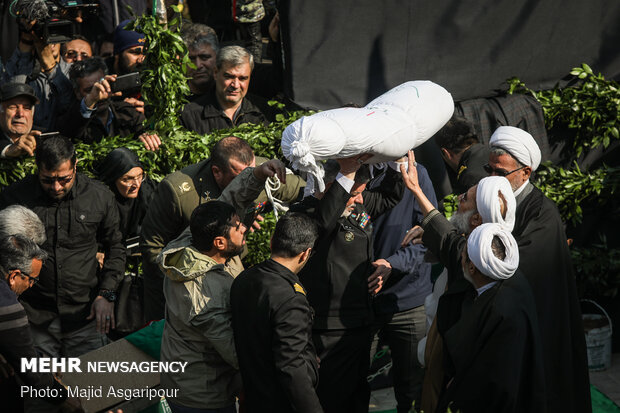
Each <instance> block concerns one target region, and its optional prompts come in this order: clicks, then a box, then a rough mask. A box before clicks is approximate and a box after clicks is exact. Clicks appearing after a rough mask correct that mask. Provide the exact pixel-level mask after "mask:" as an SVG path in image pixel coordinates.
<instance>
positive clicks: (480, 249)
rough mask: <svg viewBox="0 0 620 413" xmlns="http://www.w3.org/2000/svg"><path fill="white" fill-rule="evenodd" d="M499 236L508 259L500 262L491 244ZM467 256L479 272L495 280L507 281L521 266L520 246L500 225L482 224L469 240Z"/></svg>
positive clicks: (470, 235)
mask: <svg viewBox="0 0 620 413" xmlns="http://www.w3.org/2000/svg"><path fill="white" fill-rule="evenodd" d="M494 236H498V237H499V239H500V240H501V241H502V243H503V244H504V247H505V248H506V257H505V258H504V259H503V260H500V259H499V258H497V257H496V256H495V254H493V250H492V249H491V242H492V241H493V237H494ZM467 255H468V256H469V259H470V260H471V261H472V262H473V263H474V265H475V266H476V268H477V269H478V271H480V272H481V273H482V274H484V275H486V276H487V277H489V278H492V279H494V280H506V279H508V278H510V277H512V276H513V274H514V273H515V271H516V270H517V267H518V266H519V246H518V245H517V241H516V240H515V239H514V237H513V236H512V234H511V233H510V232H508V231H506V230H505V229H503V228H502V227H501V225H499V224H482V225H480V226H478V227H476V229H474V230H473V231H472V232H471V234H469V238H467Z"/></svg>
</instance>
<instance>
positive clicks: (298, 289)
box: [293, 283, 306, 295]
mask: <svg viewBox="0 0 620 413" xmlns="http://www.w3.org/2000/svg"><path fill="white" fill-rule="evenodd" d="M293 288H295V291H296V292H298V293H301V294H303V295H306V290H304V287H302V286H301V284H299V283H295V284H293Z"/></svg>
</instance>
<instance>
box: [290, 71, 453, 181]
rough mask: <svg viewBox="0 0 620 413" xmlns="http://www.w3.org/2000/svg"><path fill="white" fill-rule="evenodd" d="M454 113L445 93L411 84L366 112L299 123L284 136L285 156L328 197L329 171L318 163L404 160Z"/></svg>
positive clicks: (423, 83)
mask: <svg viewBox="0 0 620 413" xmlns="http://www.w3.org/2000/svg"><path fill="white" fill-rule="evenodd" d="M453 112H454V101H453V100H452V96H451V95H450V93H448V91H447V90H445V89H444V88H443V87H441V86H439V85H437V84H435V83H433V82H431V81H428V80H416V81H411V82H406V83H403V84H402V85H400V86H397V87H395V88H393V89H392V90H389V91H388V92H386V93H384V94H383V95H381V96H379V97H378V98H376V99H375V100H373V101H372V102H370V103H369V104H368V105H366V106H365V107H363V108H341V109H332V110H327V111H324V112H319V113H316V114H314V115H311V116H304V117H303V118H301V119H299V120H297V121H295V122H293V123H292V124H290V125H289V126H288V127H287V128H286V129H285V130H284V133H283V134H282V153H283V154H284V156H285V157H286V158H287V159H288V160H289V161H291V163H292V167H293V168H294V169H297V170H300V171H304V172H308V173H309V174H310V175H311V176H310V179H309V181H312V178H314V179H315V180H316V182H317V186H318V190H319V191H321V192H322V191H324V189H325V185H324V183H323V176H324V173H323V166H322V165H321V163H320V162H317V161H321V160H325V159H336V158H348V157H351V156H355V155H359V154H363V153H372V154H373V155H374V156H373V157H372V158H370V159H369V160H367V161H366V163H379V162H385V161H388V160H394V159H397V158H400V157H401V156H404V155H406V154H407V151H408V150H409V149H413V148H415V147H417V146H420V145H421V144H423V143H424V142H426V141H427V140H428V139H429V138H430V137H431V136H433V135H434V134H435V133H436V132H437V131H438V130H439V129H441V128H442V127H443V125H445V124H446V122H448V120H450V118H451V117H452V113H453ZM308 184H309V185H312V182H309V183H308Z"/></svg>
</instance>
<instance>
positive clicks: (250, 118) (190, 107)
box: [181, 89, 275, 135]
mask: <svg viewBox="0 0 620 413" xmlns="http://www.w3.org/2000/svg"><path fill="white" fill-rule="evenodd" d="M274 117H275V114H274V111H273V110H272V108H271V107H270V106H269V105H267V104H266V102H264V101H263V100H262V99H261V98H259V97H257V96H252V95H250V94H247V95H246V96H245V98H244V99H243V101H242V102H241V107H240V108H239V110H238V112H237V113H236V114H235V119H234V122H233V121H231V120H230V118H229V117H228V116H226V114H225V113H224V111H223V110H222V109H221V107H220V105H219V103H218V102H217V98H216V97H215V90H214V89H211V91H209V92H207V93H205V94H204V95H202V96H200V97H197V98H196V99H195V100H193V101H191V102H189V103H188V104H186V105H185V107H184V108H183V112H182V113H181V123H182V124H183V126H185V127H186V128H187V129H189V130H192V131H195V132H198V133H199V134H201V135H207V134H209V133H211V132H212V131H214V130H218V129H228V128H232V127H234V126H238V125H241V124H243V123H254V124H257V125H260V124H263V125H266V124H268V123H269V122H271V121H273V120H274Z"/></svg>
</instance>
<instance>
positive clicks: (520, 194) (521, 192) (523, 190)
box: [514, 180, 534, 205]
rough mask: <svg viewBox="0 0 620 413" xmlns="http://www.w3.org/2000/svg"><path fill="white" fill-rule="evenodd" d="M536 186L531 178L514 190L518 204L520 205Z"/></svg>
mask: <svg viewBox="0 0 620 413" xmlns="http://www.w3.org/2000/svg"><path fill="white" fill-rule="evenodd" d="M533 188H534V186H533V185H532V184H531V183H530V181H529V180H527V181H525V182H524V183H523V185H521V186H520V187H519V188H517V190H516V191H514V195H515V198H516V201H517V205H519V204H520V203H521V201H523V199H524V198H525V197H526V196H527V195H528V194H529V193H530V192H532V189H533Z"/></svg>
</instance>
